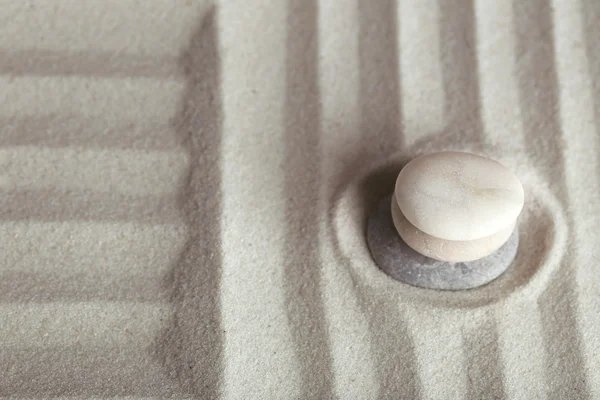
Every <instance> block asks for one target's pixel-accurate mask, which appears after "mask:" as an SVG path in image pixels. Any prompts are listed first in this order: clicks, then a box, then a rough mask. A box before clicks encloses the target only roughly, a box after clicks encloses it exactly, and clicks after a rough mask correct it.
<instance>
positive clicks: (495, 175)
mask: <svg viewBox="0 0 600 400" xmlns="http://www.w3.org/2000/svg"><path fill="white" fill-rule="evenodd" d="M394 193H395V195H396V199H397V201H398V206H399V208H400V210H401V211H402V214H403V215H404V216H405V217H406V219H407V220H408V221H409V222H410V223H411V224H412V225H414V226H415V227H416V228H418V229H419V230H421V231H423V232H424V233H426V234H428V235H430V236H433V237H435V238H439V239H445V240H475V239H481V238H485V237H488V236H491V235H494V234H495V233H498V234H499V235H500V231H502V233H506V232H507V231H508V230H509V228H510V227H512V226H514V224H515V221H516V219H517V217H518V216H519V214H520V213H521V210H522V209H523V204H524V199H525V195H524V191H523V186H522V185H521V182H520V181H519V179H518V178H517V176H516V175H515V174H514V173H513V172H512V171H510V170H509V169H508V168H506V167H505V166H504V165H502V164H500V163H499V162H497V161H494V160H491V159H489V158H486V157H482V156H478V155H475V154H471V153H461V152H454V151H448V152H440V153H432V154H427V155H423V156H420V157H417V158H415V159H413V160H412V161H410V162H409V163H408V164H407V165H406V166H405V167H404V168H403V169H402V170H401V171H400V174H399V175H398V178H397V180H396V187H395V192H394Z"/></svg>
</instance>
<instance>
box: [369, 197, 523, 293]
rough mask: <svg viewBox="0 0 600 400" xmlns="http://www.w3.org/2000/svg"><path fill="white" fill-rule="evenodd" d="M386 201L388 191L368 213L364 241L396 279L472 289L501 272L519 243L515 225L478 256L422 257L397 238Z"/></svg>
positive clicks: (426, 285)
mask: <svg viewBox="0 0 600 400" xmlns="http://www.w3.org/2000/svg"><path fill="white" fill-rule="evenodd" d="M390 201H391V195H389V196H386V197H385V198H383V199H381V201H380V202H379V203H378V205H377V208H376V209H375V210H374V211H373V213H372V214H371V215H370V217H369V221H368V226H367V242H368V245H369V249H370V251H371V256H372V257H373V259H374V260H375V263H376V264H377V265H378V266H379V268H380V269H381V270H382V271H384V272H385V273H386V274H388V275H389V276H390V277H392V278H394V279H396V280H398V281H401V282H404V283H407V284H409V285H413V286H417V287H421V288H428V289H439V290H463V289H473V288H476V287H478V286H482V285H485V284H486V283H489V282H491V281H493V280H494V279H496V278H497V277H499V276H500V275H502V273H503V272H504V271H506V270H507V269H508V267H509V266H510V265H511V263H512V262H513V260H514V259H515V256H516V254H517V249H518V247H519V234H518V230H517V229H515V231H514V232H513V234H512V235H511V236H510V238H509V239H508V241H507V242H506V243H505V244H504V245H503V246H502V247H500V248H499V249H498V250H497V251H495V252H494V253H492V254H490V255H489V256H487V257H484V258H481V259H479V260H475V261H470V262H460V263H450V262H444V261H438V260H434V259H432V258H429V257H425V256H424V255H422V254H419V253H417V252H416V251H414V250H413V249H411V248H410V247H408V245H407V244H406V243H404V241H403V240H402V239H401V238H400V235H399V234H398V232H397V231H396V228H395V227H394V223H393V220H392V213H391V207H390Z"/></svg>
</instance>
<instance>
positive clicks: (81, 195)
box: [0, 0, 600, 399]
mask: <svg viewBox="0 0 600 400" xmlns="http://www.w3.org/2000/svg"><path fill="white" fill-rule="evenodd" d="M192 3H193V2H188V1H184V0H182V1H180V2H177V4H175V5H173V4H168V3H161V4H158V2H153V3H152V4H153V6H147V5H146V6H144V5H143V2H139V1H137V0H126V1H117V0H111V1H110V4H109V5H108V6H107V5H106V3H105V2H102V1H101V0H90V1H89V2H82V3H81V4H79V3H77V4H70V3H69V6H67V3H66V2H59V3H57V5H56V6H55V7H54V6H51V5H49V4H43V3H40V4H37V3H36V4H35V6H34V5H32V4H33V3H32V4H29V3H26V2H23V3H19V2H17V3H16V2H11V1H9V0H0V5H2V6H3V7H0V8H1V9H2V10H3V11H2V12H1V13H0V26H2V28H0V86H1V87H3V88H4V90H3V96H2V99H0V166H1V167H2V169H1V171H0V207H1V209H0V250H1V253H2V254H3V262H2V263H0V281H1V282H2V283H1V284H0V320H2V321H5V322H4V323H3V324H1V325H0V338H2V340H1V342H0V396H21V397H27V398H40V397H48V396H51V397H55V398H59V397H58V396H63V397H65V398H73V397H75V396H78V397H82V398H89V397H99V398H102V397H125V396H134V397H136V398H142V397H148V398H149V397H151V396H157V397H159V398H164V397H176V398H190V397H200V398H219V397H222V398H227V399H229V398H231V399H233V398H242V397H257V398H258V397H265V398H268V397H272V398H313V397H314V398H316V397H319V398H332V397H338V398H352V395H353V394H355V393H360V394H362V395H363V397H365V398H381V399H387V398H398V397H400V398H404V397H406V398H415V399H438V398H440V399H442V398H468V399H478V398H482V397H486V398H487V397H491V398H510V399H524V398H539V397H544V396H545V397H547V398H550V399H569V398H586V397H589V398H592V397H597V396H600V375H598V370H597V368H596V365H595V363H596V362H597V359H598V357H600V342H599V341H598V338H597V335H595V332H596V330H597V325H598V323H600V322H599V321H598V318H597V315H598V312H600V304H599V303H598V301H597V298H598V295H597V293H598V285H597V284H596V283H595V281H596V280H597V277H596V275H595V272H594V271H593V270H592V268H593V267H594V265H595V264H594V263H597V262H598V254H596V253H594V249H593V248H590V247H589V245H588V244H589V243H592V242H594V241H595V242H597V240H595V238H596V236H597V235H596V234H595V229H596V226H597V224H598V222H600V221H599V220H598V215H600V209H598V206H597V204H599V203H600V202H598V201H596V202H594V198H593V197H592V196H594V193H596V195H597V193H598V190H599V187H598V186H599V183H598V174H600V166H599V165H598V159H597V158H598V153H599V151H600V144H599V140H598V134H599V131H598V129H600V128H599V122H600V111H599V110H600V97H599V96H600V83H599V82H600V79H599V78H598V77H597V75H598V72H599V71H600V49H599V48H598V44H599V43H600V41H599V40H598V38H599V37H600V35H598V33H599V31H598V28H597V27H598V26H600V20H599V18H600V6H598V4H597V2H594V1H593V0H577V1H573V2H567V1H564V0H555V1H554V2H552V4H550V3H547V2H543V1H537V0H536V1H533V2H527V3H524V2H521V1H513V2H509V3H503V4H497V2H496V3H491V2H486V1H483V0H472V1H471V0H466V1H462V0H440V1H439V2H431V3H429V2H409V1H406V0H377V1H373V2H363V1H359V0H344V1H340V2H334V1H330V0H311V1H309V2H306V1H295V0H290V1H288V2H277V1H269V0H262V1H261V5H262V6H263V7H257V5H256V4H251V5H248V4H246V3H243V2H239V1H238V2H236V1H233V2H229V3H227V2H224V3H222V4H221V5H218V6H217V7H216V10H217V12H216V13H214V12H210V13H209V14H205V11H204V10H205V9H207V8H206V7H205V4H204V3H203V2H200V3H201V4H200V3H199V5H197V6H194V5H192ZM421 3H422V4H421ZM203 7H204V8H203ZM432 8H433V10H432ZM199 17H200V18H199ZM415 21H416V22H415ZM199 23H200V27H199V29H197V28H198V26H197V25H198V24H199ZM74 25H77V27H78V28H76V31H77V32H79V35H73V34H72V32H73V29H74V28H73V26H74ZM94 26H96V27H98V26H99V27H100V28H101V29H99V30H96V29H93V27H94ZM34 27H35V28H37V29H34ZM421 27H422V29H421ZM307 31H311V32H307ZM15 37H19V38H20V39H19V41H18V46H16V47H15V42H14V38H15ZM157 37H160V38H161V40H157V39H156V38H157ZM121 38H125V40H123V39H121ZM190 38H191V42H190ZM329 51H333V52H334V53H330V52H329ZM335 63H337V64H338V65H337V66H336V67H334V66H332V65H334V64H335ZM265 77H268V84H265ZM221 108H222V109H223V110H221ZM221 119H223V122H221ZM440 145H443V146H449V147H454V148H456V147H458V148H461V147H468V148H469V149H472V150H476V151H485V150H486V149H488V148H489V146H491V145H499V146H500V147H501V148H502V151H503V152H504V153H505V156H506V157H507V158H510V157H511V154H510V153H512V152H515V154H517V153H518V157H517V158H518V159H519V160H520V159H522V158H527V159H529V160H531V161H532V164H533V166H534V167H535V168H536V169H537V170H538V171H539V172H541V175H542V177H543V179H544V180H546V182H547V183H548V185H550V186H552V190H553V191H554V193H555V194H556V195H557V197H558V198H559V200H560V201H561V203H562V205H563V206H564V207H565V208H566V209H567V210H569V218H570V222H569V225H570V228H571V229H572V234H573V236H572V237H571V241H570V248H569V249H558V251H560V250H565V252H566V253H567V256H566V257H565V258H564V259H563V265H562V266H561V268H560V269H559V270H558V271H557V274H556V276H555V280H554V281H553V284H551V285H550V286H549V287H548V288H546V291H545V292H544V293H543V294H542V296H541V297H539V298H537V299H536V298H533V297H532V298H527V297H526V296H525V297H524V298H522V299H521V303H519V304H517V303H515V304H510V305H506V304H509V303H506V304H503V305H499V306H498V307H496V308H495V309H494V310H493V311H494V312H487V311H486V312H485V313H479V314H478V313H477V312H472V311H464V313H463V312H461V311H455V312H449V311H447V310H434V309H421V308H411V307H412V306H411V304H405V303H403V302H402V301H399V300H398V299H397V298H395V297H389V296H387V294H386V292H385V291H382V292H379V291H378V288H373V287H370V286H368V285H367V284H365V283H364V282H361V281H360V275H356V274H353V273H352V272H351V271H348V270H347V268H346V267H347V266H346V265H339V264H336V263H337V262H338V259H337V258H336V257H335V255H334V253H335V249H332V248H330V247H328V246H330V243H329V242H328V241H325V235H324V234H323V232H324V231H326V230H327V222H326V221H324V220H322V219H321V218H322V215H321V213H326V211H327V208H328V207H330V206H331V204H329V203H328V201H329V200H330V198H331V196H332V190H331V187H332V186H335V185H338V184H339V183H340V182H339V179H341V178H344V179H350V178H351V177H350V175H351V174H353V173H355V172H359V171H360V167H361V165H362V164H361V163H363V162H367V161H373V160H376V159H382V158H383V157H384V156H385V155H388V154H390V153H391V152H393V151H395V150H398V149H404V150H407V149H409V147H407V146H414V148H418V149H427V148H429V147H428V146H440ZM411 148H412V147H411ZM506 153H509V154H506ZM221 180H222V182H221ZM297 192H300V193H301V196H296V195H297ZM294 196H296V197H294ZM48 238H52V240H48ZM357 277H358V278H357ZM488 311H489V310H488ZM11 398H15V397H11Z"/></svg>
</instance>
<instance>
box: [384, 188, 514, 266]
mask: <svg viewBox="0 0 600 400" xmlns="http://www.w3.org/2000/svg"><path fill="white" fill-rule="evenodd" d="M392 219H393V220H394V226H395V227H396V230H397V231H398V233H399V234H400V237H402V239H403V240H404V242H405V243H406V244H407V245H408V246H409V247H410V248H412V249H413V250H415V251H416V252H418V253H421V254H423V255H424V256H427V257H429V258H433V259H435V260H440V261H447V262H467V261H474V260H478V259H480V258H483V257H486V256H488V255H490V254H492V253H493V252H494V251H496V250H498V249H499V248H500V247H501V246H502V245H503V244H504V243H506V241H507V240H508V239H509V238H510V235H511V234H512V232H513V230H514V229H515V222H513V223H512V224H510V225H508V226H507V227H505V228H502V229H501V230H500V231H498V232H496V233H494V234H493V235H491V236H486V237H483V238H480V239H474V240H445V239H439V238H436V237H433V236H431V235H428V234H426V233H424V232H422V231H420V230H419V229H417V228H416V227H415V226H414V225H412V224H411V223H410V222H409V221H408V220H407V219H406V218H405V217H404V215H402V212H401V211H400V207H398V203H397V202H396V199H395V198H394V196H392Z"/></svg>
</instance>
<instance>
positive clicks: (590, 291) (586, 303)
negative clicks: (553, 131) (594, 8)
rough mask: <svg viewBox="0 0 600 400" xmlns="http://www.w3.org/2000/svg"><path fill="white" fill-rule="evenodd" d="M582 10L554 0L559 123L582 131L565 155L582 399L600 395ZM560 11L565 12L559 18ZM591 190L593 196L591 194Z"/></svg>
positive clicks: (595, 213)
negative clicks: (571, 221)
mask: <svg viewBox="0 0 600 400" xmlns="http://www.w3.org/2000/svg"><path fill="white" fill-rule="evenodd" d="M582 11H585V8H583V7H582V1H576V2H559V1H555V2H554V15H555V29H554V41H555V43H556V54H557V58H556V60H555V62H556V67H557V74H558V80H559V90H558V92H559V102H560V114H559V116H560V122H561V126H562V128H563V135H564V137H565V138H566V139H570V138H574V137H578V136H581V140H565V144H564V152H565V158H566V159H571V160H572V159H577V160H578V163H577V165H576V166H574V165H573V164H572V163H568V162H566V163H565V184H566V186H567V193H568V197H569V212H570V213H571V215H572V218H573V233H572V238H571V240H572V248H573V249H574V255H573V259H572V260H573V265H572V266H566V267H570V268H573V269H574V271H573V272H574V277H572V278H571V279H573V280H574V281H575V282H574V284H573V286H575V288H576V293H574V294H573V297H575V299H576V300H575V302H576V304H575V306H574V307H573V308H574V309H573V310H572V312H573V314H575V316H576V317H575V321H576V323H577V330H578V333H579V334H578V335H577V337H576V338H575V339H576V340H577V341H578V342H579V341H580V342H579V343H578V347H579V351H580V352H581V361H582V364H583V365H581V366H580V369H581V371H582V374H584V376H585V379H584V380H582V383H581V386H580V387H574V389H578V392H577V395H578V396H580V397H581V398H583V397H584V396H586V395H587V396H588V397H590V398H597V397H598V396H600V371H599V370H598V360H599V359H600V339H599V338H598V335H597V334H596V333H595V332H594V331H596V332H597V328H596V324H597V323H598V321H600V319H599V317H598V311H599V310H600V301H599V300H598V294H599V293H600V292H599V291H598V288H599V285H598V283H597V280H596V279H595V278H594V276H593V272H594V269H596V270H597V268H598V262H599V261H600V252H599V251H598V248H597V247H598V246H597V244H598V243H599V242H600V235H598V233H597V231H598V223H599V222H600V177H599V176H598V174H599V173H600V160H599V158H600V139H599V138H598V135H600V126H598V125H596V123H597V119H596V118H595V117H596V115H595V102H594V97H593V95H594V82H593V81H592V78H591V68H590V67H591V64H590V63H589V61H588V55H587V54H586V49H587V47H586V46H583V45H582V43H584V42H585V30H584V23H583V20H584V16H583V15H582ZM561 15H564V16H565V17H563V18H556V16H561ZM567 16H568V17H567ZM593 51H596V52H597V51H598V49H594V50H593ZM558 55H560V56H558ZM590 81H591V82H592V84H591V85H590ZM596 100H598V99H596ZM590 193H592V197H589V194H590ZM588 243H589V244H588ZM580 379H581V378H580ZM584 391H585V392H584ZM586 392H587V393H586Z"/></svg>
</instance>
